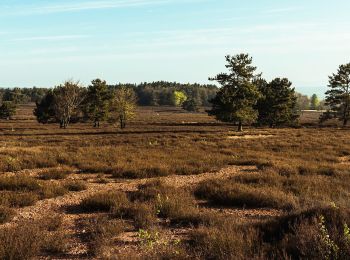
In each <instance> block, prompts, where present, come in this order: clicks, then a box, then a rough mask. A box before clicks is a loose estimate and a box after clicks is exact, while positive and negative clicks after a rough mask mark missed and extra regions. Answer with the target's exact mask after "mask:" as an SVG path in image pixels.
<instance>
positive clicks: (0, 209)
mask: <svg viewBox="0 0 350 260" xmlns="http://www.w3.org/2000/svg"><path fill="white" fill-rule="evenodd" d="M14 215H15V211H14V210H12V209H10V208H8V207H4V206H0V224H4V223H6V222H8V221H10V220H11V219H12V217H13V216H14Z"/></svg>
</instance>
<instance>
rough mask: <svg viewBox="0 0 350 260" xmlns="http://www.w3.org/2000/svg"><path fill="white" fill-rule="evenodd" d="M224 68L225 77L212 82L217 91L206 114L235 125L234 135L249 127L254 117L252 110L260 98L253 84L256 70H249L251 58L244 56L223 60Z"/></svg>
mask: <svg viewBox="0 0 350 260" xmlns="http://www.w3.org/2000/svg"><path fill="white" fill-rule="evenodd" d="M226 61H227V65H226V68H227V69H228V70H229V73H221V74H219V75H217V76H216V77H215V78H210V80H216V81H218V82H219V83H220V85H221V88H220V90H219V91H218V93H217V95H216V97H215V98H214V99H212V100H211V101H210V102H211V104H212V109H211V110H210V111H208V114H209V115H211V116H215V117H216V119H218V120H220V121H224V122H232V123H238V131H242V130H243V124H246V123H248V124H249V123H252V122H254V121H255V120H256V118H257V116H258V112H257V110H256V109H255V108H254V107H255V105H256V103H257V100H258V98H259V96H260V94H259V91H258V89H257V86H256V84H254V80H255V79H256V78H257V77H259V76H260V75H255V71H256V67H253V66H252V58H251V57H249V55H248V54H239V55H236V56H233V57H231V56H229V55H228V56H226Z"/></svg>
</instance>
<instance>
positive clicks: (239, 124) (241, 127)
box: [237, 122, 243, 132]
mask: <svg viewBox="0 0 350 260" xmlns="http://www.w3.org/2000/svg"><path fill="white" fill-rule="evenodd" d="M237 131H238V132H243V125H242V122H239V123H238V129H237Z"/></svg>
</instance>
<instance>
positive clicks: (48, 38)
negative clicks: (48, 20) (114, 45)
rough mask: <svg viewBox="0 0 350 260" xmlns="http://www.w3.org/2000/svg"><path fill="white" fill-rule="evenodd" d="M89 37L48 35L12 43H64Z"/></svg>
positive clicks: (18, 39) (19, 39)
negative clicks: (64, 41)
mask: <svg viewBox="0 0 350 260" xmlns="http://www.w3.org/2000/svg"><path fill="white" fill-rule="evenodd" d="M88 37H90V36H89V35H47V36H34V37H24V38H16V39H12V41H63V40H73V39H83V38H88Z"/></svg>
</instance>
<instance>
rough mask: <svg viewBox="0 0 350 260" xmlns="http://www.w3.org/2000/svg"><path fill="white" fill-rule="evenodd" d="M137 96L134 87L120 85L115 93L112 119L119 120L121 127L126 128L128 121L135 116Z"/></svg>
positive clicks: (112, 104)
mask: <svg viewBox="0 0 350 260" xmlns="http://www.w3.org/2000/svg"><path fill="white" fill-rule="evenodd" d="M136 102H137V97H136V95H135V92H134V90H133V89H132V88H127V87H120V88H118V89H116V90H115V91H114V93H113V100H112V103H111V120H112V121H119V122H120V128H121V129H124V128H125V127H126V123H127V122H128V121H129V120H130V119H132V118H134V117H135V111H136Z"/></svg>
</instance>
